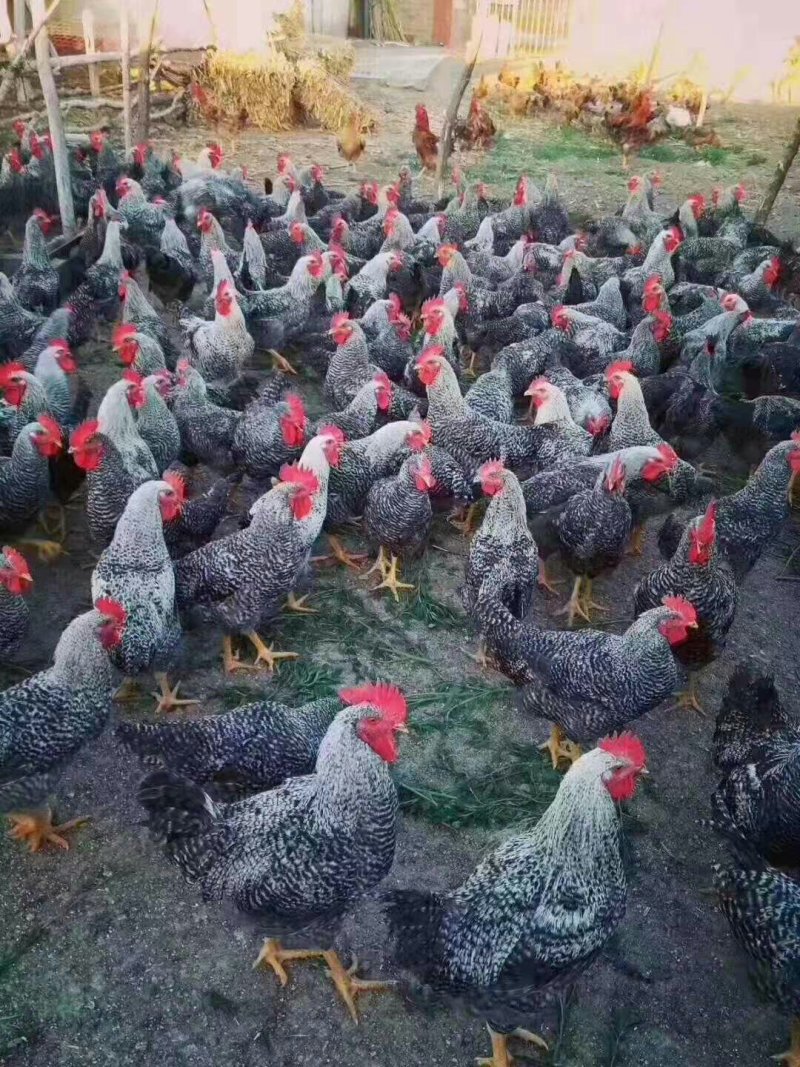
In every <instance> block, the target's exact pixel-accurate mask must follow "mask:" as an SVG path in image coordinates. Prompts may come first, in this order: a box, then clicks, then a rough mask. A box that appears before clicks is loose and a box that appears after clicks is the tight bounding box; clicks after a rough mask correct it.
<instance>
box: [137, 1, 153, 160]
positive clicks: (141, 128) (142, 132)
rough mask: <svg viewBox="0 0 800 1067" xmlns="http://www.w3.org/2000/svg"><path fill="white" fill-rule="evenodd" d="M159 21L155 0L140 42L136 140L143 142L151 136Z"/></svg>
mask: <svg viewBox="0 0 800 1067" xmlns="http://www.w3.org/2000/svg"><path fill="white" fill-rule="evenodd" d="M157 21H158V0H153V14H152V16H151V18H150V26H149V29H148V33H147V38H146V39H144V38H143V39H142V41H141V42H140V44H139V92H138V100H139V112H138V114H137V116H136V141H137V143H139V144H141V143H142V142H143V141H146V140H147V138H148V137H149V136H150V54H151V52H152V50H153V38H154V37H155V35H156V23H157Z"/></svg>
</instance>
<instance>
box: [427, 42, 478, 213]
mask: <svg viewBox="0 0 800 1067" xmlns="http://www.w3.org/2000/svg"><path fill="white" fill-rule="evenodd" d="M482 40H483V35H481V37H480V39H479V40H478V43H477V45H476V46H475V54H474V55H473V57H472V59H471V60H470V61H469V63H465V64H464V69H463V70H462V71H461V77H460V78H459V79H458V83H457V85H456V87H455V89H454V90H453V95H452V96H451V97H450V103H449V104H448V105H447V114H446V115H445V117H444V126H442V136H441V137H440V138H439V159H438V160H437V162H436V190H437V192H436V196H437V197H438V198H439V199H441V197H442V193H443V192H444V173H445V168H446V167H447V161H448V159H449V158H450V154H451V152H452V151H453V127H454V126H455V122H456V119H457V118H458V109H459V106H460V105H461V99H462V97H463V96H464V93H465V92H466V91H467V86H468V85H469V83H470V81H471V80H472V72H473V70H475V64H476V63H477V62H478V54H479V52H480V50H481V41H482Z"/></svg>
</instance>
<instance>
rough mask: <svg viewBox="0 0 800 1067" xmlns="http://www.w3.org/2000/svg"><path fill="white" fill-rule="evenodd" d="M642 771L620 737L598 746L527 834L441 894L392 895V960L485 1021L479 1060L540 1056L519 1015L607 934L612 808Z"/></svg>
mask: <svg viewBox="0 0 800 1067" xmlns="http://www.w3.org/2000/svg"><path fill="white" fill-rule="evenodd" d="M644 773H646V754H645V750H644V746H643V745H642V743H641V742H640V741H639V739H638V738H636V737H634V736H633V735H632V734H623V735H622V736H620V737H613V738H606V739H605V740H603V741H601V742H600V744H599V746H598V747H597V748H595V749H593V750H592V751H591V752H588V753H587V754H586V755H585V756H582V757H581V758H580V759H579V760H578V761H577V762H576V763H575V764H574V765H573V766H572V767H571V768H570V769H569V771H568V772H567V774H566V775H565V777H564V779H563V781H562V782H561V785H560V787H559V790H558V793H557V794H556V796H555V798H554V799H553V802H552V803H551V805H550V807H549V808H548V809H547V810H546V811H545V813H544V814H543V815H542V817H541V819H540V820H539V822H538V823H537V824H536V826H535V827H533V829H531V830H528V831H527V832H526V833H523V834H519V835H516V836H513V837H511V838H509V840H507V841H505V842H504V843H503V844H502V845H500V847H499V848H498V849H496V850H495V851H494V852H492V853H490V854H489V855H488V856H486V857H485V858H484V859H483V860H482V861H481V863H480V864H479V865H478V867H477V868H476V870H475V871H473V873H472V874H470V875H469V877H468V878H467V879H466V881H464V882H463V883H462V884H461V885H460V886H458V887H457V888H455V889H452V890H450V891H449V892H441V893H430V892H425V891H420V890H418V889H406V890H394V891H392V892H391V893H389V894H388V901H387V906H386V911H387V916H388V920H389V926H390V930H391V935H392V938H393V941H394V945H395V948H394V954H395V957H396V959H397V962H398V963H399V964H400V966H401V967H403V968H404V969H405V970H407V971H410V972H412V973H413V974H414V976H415V977H416V979H417V980H418V981H419V982H421V983H422V984H423V985H424V986H425V987H428V988H429V989H432V990H433V991H434V992H435V993H438V994H439V995H442V996H444V997H446V998H448V999H454V1000H459V1001H462V1002H465V1003H466V1004H467V1005H469V1007H470V1008H471V1009H472V1010H473V1011H477V1012H480V1013H481V1014H482V1015H483V1016H484V1017H485V1018H486V1019H487V1021H488V1024H489V1035H490V1037H491V1041H492V1056H491V1059H484V1060H480V1061H479V1062H480V1063H481V1064H483V1065H484V1067H510V1065H511V1064H512V1062H513V1061H512V1059H511V1056H510V1053H509V1051H508V1040H509V1038H511V1037H519V1038H522V1039H524V1040H526V1041H528V1042H529V1043H533V1044H536V1045H538V1046H539V1047H543V1048H545V1049H546V1048H547V1045H546V1043H545V1041H544V1040H543V1039H542V1038H541V1037H539V1036H538V1035H536V1034H532V1033H531V1032H530V1031H528V1030H520V1029H519V1028H520V1027H522V1026H524V1025H525V1024H526V1023H528V1020H529V1018H530V1016H531V1014H532V1013H533V1012H534V1011H535V1010H536V1009H537V1008H539V1007H541V1006H543V1005H544V1004H545V1003H546V1002H547V1001H548V1000H549V999H552V998H554V997H556V996H558V995H559V994H563V993H565V992H566V990H567V989H568V988H569V987H570V986H572V985H573V983H574V982H575V981H576V979H577V978H578V976H579V975H580V974H581V973H582V972H583V971H584V970H586V968H587V967H588V966H589V965H590V964H591V963H592V961H593V960H594V959H595V958H596V956H597V955H598V954H599V952H600V951H601V949H602V948H603V946H604V945H605V944H606V942H607V941H608V940H609V938H610V937H612V936H613V934H614V933H615V931H616V930H617V928H618V927H619V925H620V923H621V922H622V919H623V917H624V914H625V907H626V901H627V882H626V877H625V866H624V864H623V861H622V854H621V835H620V817H619V812H618V809H617V804H618V803H619V802H621V801H627V800H631V799H632V798H633V796H634V794H635V792H636V785H637V782H638V779H639V776H640V775H641V774H644Z"/></svg>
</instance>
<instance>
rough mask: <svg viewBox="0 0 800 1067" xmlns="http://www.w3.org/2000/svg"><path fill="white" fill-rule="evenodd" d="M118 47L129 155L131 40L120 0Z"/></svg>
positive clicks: (130, 142)
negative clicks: (120, 56)
mask: <svg viewBox="0 0 800 1067" xmlns="http://www.w3.org/2000/svg"><path fill="white" fill-rule="evenodd" d="M119 47H120V50H121V52H122V122H123V126H124V129H125V155H126V156H128V155H130V151H131V148H132V147H133V142H132V140H131V40H130V22H129V20H128V5H127V2H126V0H120V5H119Z"/></svg>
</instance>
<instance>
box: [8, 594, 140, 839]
mask: <svg viewBox="0 0 800 1067" xmlns="http://www.w3.org/2000/svg"><path fill="white" fill-rule="evenodd" d="M126 625H127V619H126V615H125V609H124V608H123V607H122V605H121V604H120V603H118V602H116V601H113V600H107V599H103V600H100V601H98V603H97V605H96V606H95V609H94V610H93V611H87V612H86V613H85V614H83V615H79V616H78V617H77V618H76V619H73V620H72V622H71V623H70V624H69V626H67V628H66V629H65V630H64V632H63V633H62V634H61V637H60V638H59V640H58V644H57V645H56V649H55V652H54V653H53V665H52V667H48V668H47V670H44V671H40V672H39V673H38V674H34V675H32V676H31V677H30V678H26V679H25V680H24V681H23V682H20V683H19V684H18V685H14V686H12V687H11V688H10V689H6V691H5V692H4V693H3V694H2V695H0V811H3V812H5V813H6V814H7V815H8V817H9V820H10V822H11V827H12V828H11V836H12V837H13V838H15V839H16V840H17V841H25V842H26V843H27V844H28V847H29V848H30V850H31V852H36V851H38V850H39V849H40V848H42V847H43V846H44V845H46V844H53V845H57V846H58V847H59V848H64V849H67V848H69V844H68V843H67V841H66V839H65V837H64V836H63V835H64V834H65V833H66V832H67V831H68V830H72V829H75V828H76V827H77V826H80V825H82V824H83V823H85V822H86V819H81V818H79V819H71V820H70V821H69V822H66V823H63V824H62V825H60V826H54V825H53V819H52V814H51V811H50V809H49V807H47V802H48V799H49V797H50V795H51V793H52V792H53V790H54V788H55V786H56V785H57V783H58V780H59V778H60V776H61V773H62V771H63V770H64V768H65V767H66V765H67V764H68V763H69V761H70V760H71V759H72V758H73V757H74V756H75V755H76V753H77V752H78V751H79V750H80V749H81V748H82V747H83V746H84V745H85V744H87V742H89V741H92V740H94V738H96V737H97V736H98V735H99V734H100V733H101V732H102V730H103V728H104V727H105V725H106V723H107V722H108V718H109V715H110V713H111V698H112V694H113V691H114V670H113V667H112V665H111V661H110V659H109V653H111V652H113V650H114V649H116V648H118V647H119V644H120V642H121V641H122V639H123V637H124V635H125V629H126Z"/></svg>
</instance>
